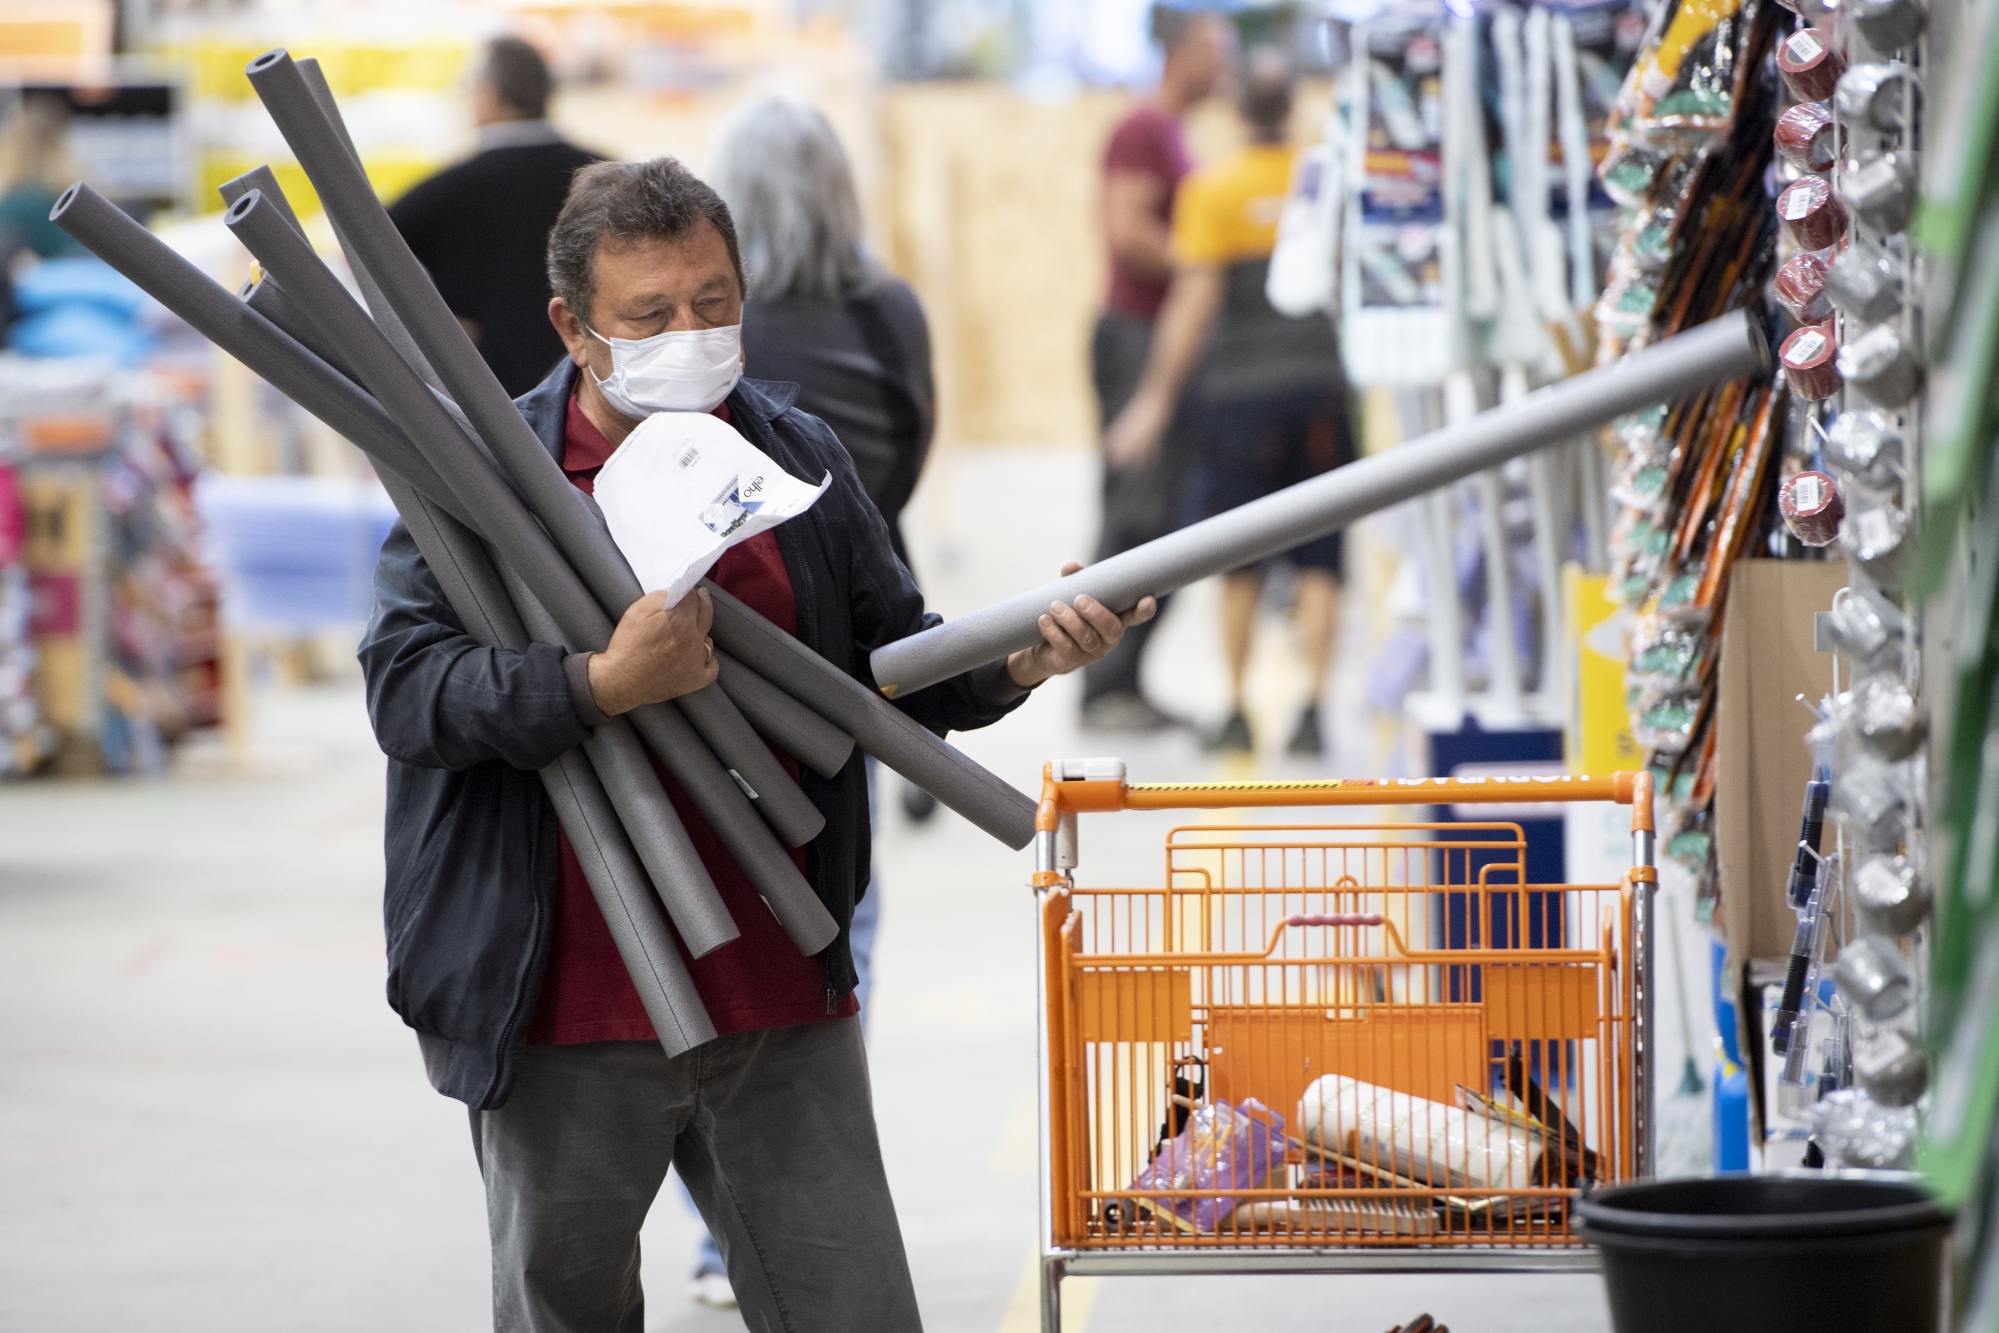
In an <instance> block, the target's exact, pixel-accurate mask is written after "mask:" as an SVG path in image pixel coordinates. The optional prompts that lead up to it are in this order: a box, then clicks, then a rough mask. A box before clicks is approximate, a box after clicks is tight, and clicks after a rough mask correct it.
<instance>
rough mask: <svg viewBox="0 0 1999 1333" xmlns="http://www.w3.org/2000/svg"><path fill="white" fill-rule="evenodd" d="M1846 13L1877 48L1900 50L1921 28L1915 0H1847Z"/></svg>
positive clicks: (1919, 12)
mask: <svg viewBox="0 0 1999 1333" xmlns="http://www.w3.org/2000/svg"><path fill="white" fill-rule="evenodd" d="M1845 14H1846V17H1847V19H1848V20H1849V21H1851V22H1852V24H1853V26H1854V27H1856V28H1858V29H1859V30H1860V35H1861V36H1862V37H1865V38H1866V39H1867V44H1868V45H1869V46H1871V47H1873V48H1874V49H1875V50H1876V51H1899V50H1901V49H1902V48H1903V47H1905V46H1908V45H1909V44H1910V43H1912V42H1914V41H1915V40H1916V38H1917V37H1918V36H1920V35H1921V34H1922V31H1923V8H1922V6H1921V5H1920V4H1918V3H1916V0H1847V3H1846V7H1845Z"/></svg>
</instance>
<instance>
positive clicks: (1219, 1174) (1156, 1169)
mask: <svg viewBox="0 0 1999 1333" xmlns="http://www.w3.org/2000/svg"><path fill="white" fill-rule="evenodd" d="M1283 1164H1284V1117H1283V1116H1281V1115H1279V1114H1277V1112H1275V1111H1273V1110H1271V1109H1270V1108H1269V1107H1267V1106H1265V1105H1264V1104H1263V1103H1262V1102H1259V1101H1257V1100H1256V1099H1255V1098H1254V1097H1245V1098H1244V1099H1243V1103H1242V1106H1241V1107H1240V1108H1238V1107H1234V1106H1231V1105H1229V1104H1228V1103H1227V1102H1224V1101H1216V1102H1214V1103H1211V1104H1210V1105H1207V1106H1203V1107H1201V1108H1200V1109H1198V1110H1196V1111H1195V1112H1194V1114H1193V1115H1191V1116H1189V1117H1188V1119H1187V1126H1186V1128H1184V1129H1182V1130H1181V1131H1180V1133H1179V1134H1178V1135H1177V1136H1175V1138H1174V1139H1173V1141H1172V1142H1171V1143H1169V1144H1167V1145H1166V1147H1165V1148H1164V1150H1162V1151H1161V1152H1160V1154H1159V1155H1158V1156H1157V1157H1154V1158H1153V1159H1152V1161H1151V1162H1150V1163H1148V1164H1147V1166H1146V1168H1145V1169H1144V1170H1143V1171H1141V1172H1139V1173H1138V1178H1137V1179H1136V1180H1134V1181H1132V1183H1131V1187H1132V1188H1133V1189H1135V1190H1172V1189H1191V1190H1248V1189H1255V1188H1256V1187H1257V1186H1259V1185H1261V1184H1263V1182H1264V1181H1265V1180H1267V1179H1269V1177H1270V1174H1271V1172H1273V1171H1275V1170H1276V1169H1277V1168H1278V1167H1280V1166H1282V1165H1283ZM1142 1202H1143V1203H1145V1204H1146V1205H1147V1206H1148V1207H1150V1208H1152V1209H1154V1210H1156V1211H1158V1212H1161V1213H1171V1214H1172V1215H1173V1216H1174V1217H1176V1218H1178V1219H1179V1220H1180V1221H1181V1222H1182V1223H1183V1224H1185V1225H1188V1226H1191V1227H1193V1228H1194V1229H1195V1230H1196V1231H1201V1232H1212V1231H1213V1230H1214V1229H1215V1226H1216V1224H1217V1223H1219V1222H1220V1221H1221V1220H1222V1218H1224V1217H1226V1216H1228V1214H1229V1211H1230V1210H1231V1209H1233V1208H1234V1207H1235V1206H1236V1202H1237V1201H1236V1200H1234V1199H1227V1198H1191V1199H1147V1200H1143V1201H1142Z"/></svg>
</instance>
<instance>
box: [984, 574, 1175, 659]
mask: <svg viewBox="0 0 1999 1333" xmlns="http://www.w3.org/2000/svg"><path fill="white" fill-rule="evenodd" d="M1081 568H1082V566H1081V565H1079V564H1077V563H1075V562H1074V561H1071V562H1070V563H1068V564H1066V565H1064V566H1062V573H1063V575H1064V576H1065V577H1066V576H1068V575H1070V574H1073V573H1075V572H1076V571H1077V570H1079V569H1081ZM1158 613H1159V603H1158V602H1157V601H1156V600H1154V599H1153V598H1151V597H1142V598H1140V599H1139V602H1138V605H1137V606H1134V607H1133V608H1131V610H1129V611H1126V612H1125V613H1124V614H1122V615H1120V614H1118V613H1117V612H1116V611H1113V610H1111V609H1110V608H1109V607H1108V606H1105V605H1104V604H1103V603H1102V602H1100V601H1098V600H1097V599H1096V598H1094V597H1090V596H1087V595H1086V596H1083V597H1078V598H1077V599H1076V600H1075V601H1074V602H1054V603H1051V604H1050V605H1049V607H1048V611H1047V614H1045V615H1043V616H1042V617H1041V620H1040V622H1039V623H1040V627H1041V642H1040V643H1037V644H1035V645H1034V646H1033V647H1032V648H1023V649H1021V650H1020V651H1019V652H1017V653H1015V654H1013V655H1012V656H1011V657H1009V658H1007V659H1006V672H1007V675H1009V676H1011V677H1012V678H1013V683H1014V684H1016V685H1018V686H1020V687H1021V688H1023V689H1030V690H1031V689H1033V688H1034V687H1035V686H1036V685H1039V684H1040V683H1041V682H1042V681H1044V680H1047V679H1048V678H1049V677H1050V676H1064V675H1067V674H1068V673H1069V672H1071V671H1077V670H1080V669H1081V668H1083V667H1086V666H1088V665H1090V663H1092V662H1095V661H1099V660H1101V659H1102V657H1103V656H1104V654H1105V653H1108V652H1109V651H1110V650H1111V649H1113V648H1115V647H1117V646H1118V641H1119V640H1120V639H1122V638H1124V632H1125V630H1126V629H1127V628H1129V627H1130V626H1133V625H1142V624H1144V623H1145V622H1146V621H1148V620H1150V619H1152V617H1153V616H1155V615H1157V614H1158Z"/></svg>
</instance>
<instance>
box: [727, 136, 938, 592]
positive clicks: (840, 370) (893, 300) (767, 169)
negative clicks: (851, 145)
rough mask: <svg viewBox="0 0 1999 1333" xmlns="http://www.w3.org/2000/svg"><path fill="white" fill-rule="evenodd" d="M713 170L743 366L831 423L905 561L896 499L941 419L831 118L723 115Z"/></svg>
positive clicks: (917, 325) (922, 331) (922, 337)
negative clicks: (735, 250)
mask: <svg viewBox="0 0 1999 1333" xmlns="http://www.w3.org/2000/svg"><path fill="white" fill-rule="evenodd" d="M711 174H712V178H713V179H712V183H713V185H714V186H715V189H716V191H717V192H719V193H720V194H721V196H722V197H723V198H724V199H726V200H728V202H729V212H730V213H731V214H732V215H733V216H734V217H735V219H736V234H737V235H738V236H739V237H740V238H741V239H742V246H743V268H744V270H745V271H746V272H747V273H748V275H749V284H750V295H749V300H748V301H746V302H744V304H743V357H744V373H745V374H747V375H754V376H755V377H757V378H758V379H766V380H788V381H789V382H791V383H793V384H796V385H797V386H798V405H799V407H801V408H803V409H804V410H805V411H807V412H810V413H811V414H812V415H813V416H815V417H818V418H819V419H820V420H821V421H824V422H825V423H826V424H827V425H829V426H831V427H832V428H833V433H834V434H836V435H838V436H839V437H840V443H841V444H843V445H845V446H846V447H847V452H848V453H849V454H851V455H852V456H853V459H854V467H855V468H856V469H857V470H858V471H859V472H860V474H861V485H862V486H863V487H864V488H865V489H866V490H867V493H868V498H869V499H870V500H873V501H874V502H875V508H877V509H879V510H881V514H882V517H883V518H884V519H886V520H888V531H889V538H890V540H891V541H892V542H893V543H894V545H895V553H896V554H897V555H898V556H901V557H902V562H903V563H904V564H905V565H906V564H908V563H909V551H908V547H907V546H906V545H905V544H904V542H903V536H902V522H901V519H902V510H903V507H904V506H905V505H907V504H908V503H909V497H910V495H911V493H912V492H914V491H915V490H916V481H917V478H918V477H919V476H921V475H922V472H923V462H924V460H925V459H926V458H928V457H929V455H930V437H931V435H932V434H933V433H934V432H935V430H936V427H937V391H936V388H935V386H934V384H933V383H932V381H931V377H930V326H929V324H928V323H927V322H926V321H925V320H924V318H923V307H922V305H921V304H919V303H918V301H917V299H916V293H915V292H913V291H911V290H910V287H909V284H908V283H906V282H904V281H902V279H900V278H897V277H895V276H893V275H892V274H890V273H889V272H888V271H887V270H886V269H884V268H883V267H882V266H881V264H880V263H879V262H877V261H876V259H875V258H874V256H872V255H870V254H869V253H868V252H867V249H866V248H865V247H864V246H863V245H862V243H861V201H860V196H859V195H858V194H857V193H856V191H855V189H854V173H853V170H852V168H851V167H850V166H849V165H848V163H847V153H846V150H845V149H843V148H842V147H841V146H840V140H839V136H837V135H836V134H834V133H833V126H832V125H831V124H830V123H828V121H827V119H826V117H825V116H823V115H821V114H820V113H819V111H818V110H816V109H815V108H813V107H811V106H808V105H807V104H805V103H804V102H800V101H795V100H792V99H790V98H765V99H761V100H758V101H755V102H751V103H749V104H748V105H746V106H744V107H742V108H741V109H740V110H738V111H737V112H736V113H735V114H734V115H732V116H731V117H730V118H729V120H728V122H727V123H726V124H725V125H724V126H723V128H722V133H721V142H720V145H719V146H718V148H717V149H716V155H715V169H714V171H713V172H712V173H711Z"/></svg>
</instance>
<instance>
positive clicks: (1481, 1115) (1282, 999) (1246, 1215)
mask: <svg viewBox="0 0 1999 1333" xmlns="http://www.w3.org/2000/svg"><path fill="white" fill-rule="evenodd" d="M1583 801H1613V802H1616V803H1618V804H1622V805H1628V806H1630V807H1631V830H1632V866H1631V870H1630V872H1629V873H1628V874H1627V875H1625V876H1624V878H1623V880H1622V882H1620V883H1617V884H1535V883H1529V882H1528V881H1527V877H1526V868H1527V856H1526V847H1527V843H1526V838H1525V835H1524V834H1523V832H1522V830H1521V827H1520V825H1519V824H1518V823H1515V822H1510V821H1508V820H1505V819H1493V820H1490V821H1485V822H1450V823H1438V822H1409V823H1346V824H1288V823H1242V822H1231V823H1220V822H1204V823H1194V824H1184V825H1181V826H1179V827H1176V828H1174V829H1172V831H1171V832H1170V833H1169V834H1168V835H1167V838H1166V846H1165V853H1166V855H1165V864H1164V875H1163V883H1158V884H1156V885H1155V886H1153V887H1144V888H1138V887H1128V886H1126V885H1125V884H1123V883H1122V882H1119V883H1116V884H1115V886H1113V887H1095V886H1090V887H1085V886H1084V885H1081V884H1079V883H1078V882H1077V877H1076V874H1075V872H1076V869H1077V866H1078V862H1079V856H1078V829H1077V817H1078V815H1080V814H1082V813H1085V812H1090V813H1096V812H1104V813H1108V812H1113V811H1120V810H1237V809H1257V808H1271V807H1326V806H1359V807H1385V806H1419V807H1428V806H1450V807H1453V808H1455V809H1457V810H1458V811H1459V816H1458V817H1459V820H1460V821H1464V820H1465V814H1464V812H1463V810H1462V807H1465V806H1475V805H1491V806H1513V807H1518V806H1520V805H1522V804H1532V805H1534V806H1537V807H1548V806H1556V807H1559V805H1560V804H1563V803H1572V802H1583ZM1422 813H1427V811H1425V812H1422ZM1495 813H1497V814H1510V813H1516V812H1515V811H1508V810H1499V811H1495ZM1536 813H1537V814H1538V813H1541V812H1540V811H1538V810H1537V811H1536ZM1036 829H1037V836H1036V842H1035V858H1036V868H1035V875H1034V885H1035V889H1036V895H1037V899H1038V902H1039V906H1040V913H1041V946H1042V952H1041V960H1042V970H1041V977H1040V989H1041V1017H1042V1020H1043V1021H1042V1027H1041V1033H1040V1042H1041V1057H1042V1059H1041V1071H1040V1076H1041V1088H1042V1098H1041V1113H1042V1123H1041V1150H1042V1246H1041V1249H1042V1292H1041V1301H1042V1328H1043V1329H1044V1330H1045V1331H1046V1333H1057V1331H1058V1330H1059V1329H1060V1327H1061V1281H1062V1278H1063V1277H1064V1275H1065V1274H1070V1273H1075V1274H1086V1273H1090V1274H1140V1273H1200V1272H1340V1271H1430V1272H1447V1271H1468V1270H1479V1271H1495V1270H1543V1271H1546V1270H1589V1269H1593V1268H1594V1267H1595V1266H1596V1265H1595V1261H1594V1256H1593V1253H1592V1252H1591V1251H1590V1250H1589V1249H1588V1248H1587V1246H1586V1245H1585V1244H1584V1242H1583V1241H1582V1239H1581V1237H1580V1236H1579V1235H1578V1233H1577V1230H1576V1228H1575V1217H1574V1204H1575V1201H1576V1200H1577V1199H1578V1198H1579V1197H1580V1195H1581V1194H1582V1192H1583V1191H1584V1190H1587V1189H1593V1188H1596V1187H1598V1186H1604V1185H1610V1184H1615V1183H1618V1182H1620V1181H1626V1180H1631V1179H1634V1178H1636V1177H1639V1176H1644V1175H1649V1174H1650V1170H1651V1144H1652V1130H1653V1125H1652V1114H1651V1110H1650V1106H1651V1098H1650V1082H1649V1078H1648V1072H1649V1069H1648V1066H1649V1063H1650V1061H1649V1055H1650V1045H1651V1044H1650V1041H1649V1039H1648V1038H1649V1033H1650V1030H1651V1022H1650V1020H1651V996H1652V983H1651V974H1650V954H1651V948H1650V944H1651V937H1652V922H1651V911H1652V889H1653V887H1654V886H1655V885H1656V882H1657V878H1656V871H1655V870H1654V868H1653V823H1652V780H1651V776H1650V775H1649V774H1646V773H1617V774H1612V775H1611V776H1609V777H1597V778H1592V777H1542V776H1535V777H1520V778H1493V777H1487V778H1480V779H1469V780H1457V779H1441V778H1438V779H1406V780H1386V781H1374V780H1362V781H1352V780H1346V781H1324V782H1262V783H1167V784H1131V783H1127V782H1126V781H1125V773H1124V765H1123V763H1122V762H1121V761H1118V760H1114V759H1088V760H1064V761H1061V762H1059V763H1052V764H1050V765H1048V766H1047V768H1046V769H1045V770H1044V779H1043V785H1042V795H1041V802H1040V808H1039V812H1038V818H1037V822H1036ZM1148 878H1150V877H1148Z"/></svg>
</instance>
